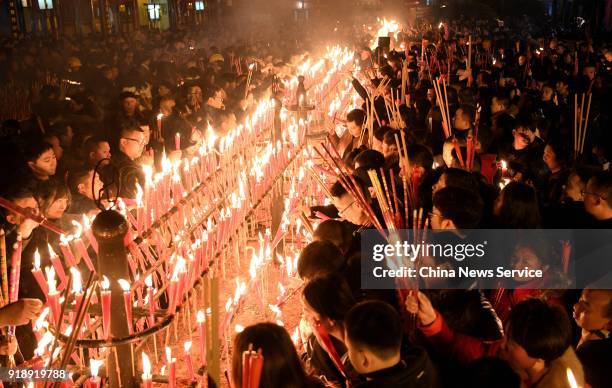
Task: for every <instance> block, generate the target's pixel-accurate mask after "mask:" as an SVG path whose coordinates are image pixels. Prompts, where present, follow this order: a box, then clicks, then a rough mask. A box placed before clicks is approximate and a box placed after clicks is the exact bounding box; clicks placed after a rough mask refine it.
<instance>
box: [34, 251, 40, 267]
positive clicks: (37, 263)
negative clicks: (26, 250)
mask: <svg viewBox="0 0 612 388" xmlns="http://www.w3.org/2000/svg"><path fill="white" fill-rule="evenodd" d="M34 269H36V270H39V269H40V253H38V248H36V251H34Z"/></svg>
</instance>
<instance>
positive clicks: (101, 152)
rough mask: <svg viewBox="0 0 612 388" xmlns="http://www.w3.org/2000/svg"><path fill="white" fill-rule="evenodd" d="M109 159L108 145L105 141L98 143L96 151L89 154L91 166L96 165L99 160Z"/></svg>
mask: <svg viewBox="0 0 612 388" xmlns="http://www.w3.org/2000/svg"><path fill="white" fill-rule="evenodd" d="M110 157H111V153H110V145H109V144H108V142H106V141H101V142H99V143H98V147H97V148H96V150H95V151H93V152H91V153H90V154H89V160H90V162H91V164H92V165H96V164H98V162H100V160H102V159H109V158H110Z"/></svg>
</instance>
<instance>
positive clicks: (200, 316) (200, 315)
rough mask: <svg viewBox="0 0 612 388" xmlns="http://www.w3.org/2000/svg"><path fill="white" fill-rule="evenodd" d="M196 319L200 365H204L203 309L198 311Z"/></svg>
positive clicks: (204, 328)
mask: <svg viewBox="0 0 612 388" xmlns="http://www.w3.org/2000/svg"><path fill="white" fill-rule="evenodd" d="M197 321H198V329H199V331H200V357H201V358H202V365H206V316H205V315H204V311H202V310H199V311H198V315H197Z"/></svg>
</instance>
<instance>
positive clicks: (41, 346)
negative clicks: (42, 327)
mask: <svg viewBox="0 0 612 388" xmlns="http://www.w3.org/2000/svg"><path fill="white" fill-rule="evenodd" d="M54 339H55V336H54V335H53V334H52V333H51V332H50V331H48V332H46V333H45V334H43V336H42V337H41V338H40V341H38V346H37V347H36V350H34V353H35V354H38V355H40V356H42V355H43V354H44V353H45V350H46V348H47V346H49V344H50V343H51V342H52V341H53V340H54Z"/></svg>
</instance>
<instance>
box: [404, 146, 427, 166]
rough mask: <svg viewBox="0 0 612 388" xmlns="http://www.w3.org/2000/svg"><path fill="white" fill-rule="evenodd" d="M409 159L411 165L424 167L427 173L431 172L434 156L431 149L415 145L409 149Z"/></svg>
mask: <svg viewBox="0 0 612 388" xmlns="http://www.w3.org/2000/svg"><path fill="white" fill-rule="evenodd" d="M408 159H409V160H410V164H412V165H414V166H417V167H423V168H424V169H425V170H426V171H429V170H431V168H432V165H433V155H432V154H431V151H430V150H429V148H427V147H425V146H424V145H421V144H414V145H413V146H412V147H408Z"/></svg>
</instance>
